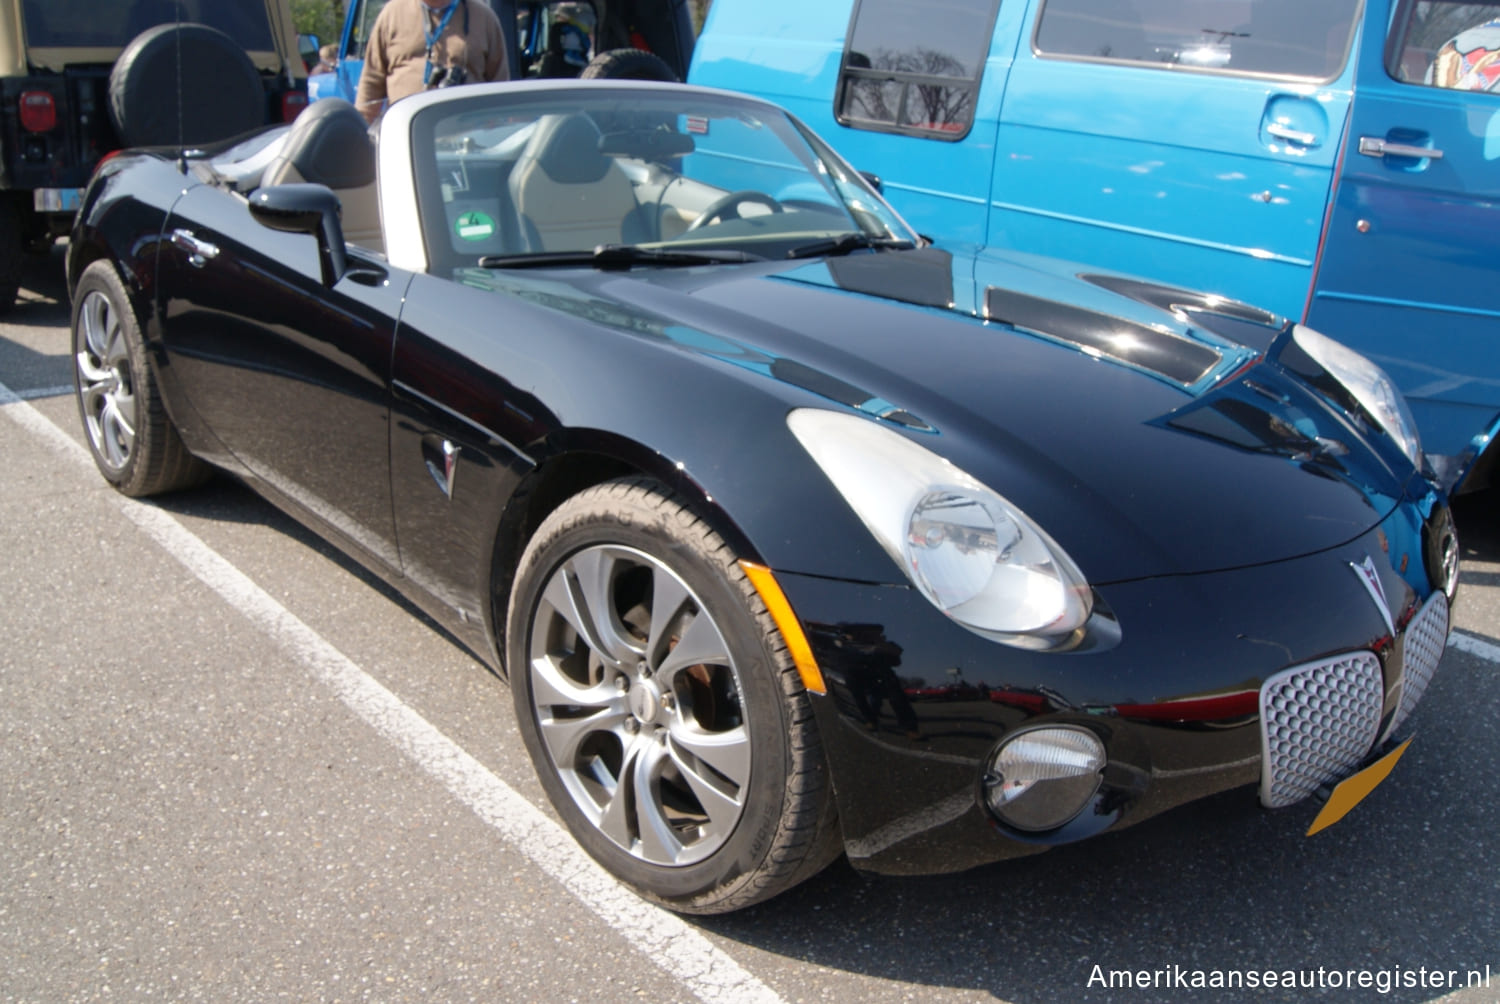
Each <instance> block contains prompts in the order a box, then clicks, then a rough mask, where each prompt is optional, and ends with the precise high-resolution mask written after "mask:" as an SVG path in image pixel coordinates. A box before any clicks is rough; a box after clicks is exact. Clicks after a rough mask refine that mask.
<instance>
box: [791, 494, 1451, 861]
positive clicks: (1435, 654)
mask: <svg viewBox="0 0 1500 1004" xmlns="http://www.w3.org/2000/svg"><path fill="white" fill-rule="evenodd" d="M1444 532H1446V533H1451V521H1450V520H1449V519H1448V516H1447V510H1446V507H1445V506H1443V504H1442V502H1441V500H1440V499H1439V498H1438V496H1437V495H1436V493H1433V494H1431V495H1428V496H1426V497H1425V498H1423V499H1421V500H1418V501H1410V500H1409V501H1408V502H1406V503H1404V504H1403V505H1402V506H1400V507H1398V508H1397V510H1396V511H1395V512H1394V513H1392V515H1391V516H1390V517H1388V518H1387V519H1386V520H1385V521H1384V522H1383V523H1382V524H1381V525H1380V526H1379V527H1377V528H1375V529H1373V530H1371V531H1369V532H1368V533H1366V534H1365V535H1363V536H1362V537H1360V538H1358V539H1356V540H1354V541H1352V542H1350V543H1349V544H1346V545H1343V546H1341V547H1338V548H1334V549H1332V550H1329V551H1325V552H1322V553H1319V554H1314V555H1308V556H1305V557H1301V558H1297V559H1293V560H1289V561H1281V562H1276V563H1272V564H1267V565H1260V566H1255V567H1251V568H1243V569H1238V570H1233V571H1226V572H1217V573H1210V574H1203V575H1190V576H1169V577H1161V578H1156V579H1149V580H1140V581H1133V582H1123V583H1115V584H1111V585H1100V586H1096V590H1097V592H1098V594H1099V596H1100V597H1101V598H1102V599H1103V600H1104V601H1105V602H1106V603H1107V605H1108V607H1109V608H1110V609H1111V610H1112V611H1113V613H1114V615H1115V617H1116V618H1117V620H1118V625H1119V632H1120V636H1119V639H1118V642H1117V643H1115V644H1112V645H1105V646H1100V647H1097V648H1095V649H1092V650H1086V651H1078V652H1073V653H1064V654H1055V653H1053V654H1049V653H1034V652H1024V651H1020V650H1017V649H1013V648H1008V647H1005V646H1002V645H998V644H996V643H993V642H990V641H987V640H984V639H982V638H979V637H978V636H976V635H973V634H971V633H970V632H968V631H966V630H964V629H963V628H961V627H959V626H958V625H956V624H954V623H953V622H951V621H950V620H948V619H947V618H946V617H944V616H943V615H942V614H940V613H939V612H938V611H937V610H936V609H935V608H934V607H932V606H931V605H930V604H929V603H928V602H927V601H926V600H924V599H923V598H922V597H921V596H920V595H919V594H918V593H917V592H916V591H915V590H913V589H910V588H907V587H904V586H889V585H886V586H883V585H872V584H858V583H850V582H844V581H840V580H832V579H823V578H816V577H812V576H804V575H795V574H786V573H781V574H779V575H778V578H779V580H780V582H781V585H782V588H783V589H784V591H785V592H786V594H787V597H788V599H789V601H790V602H791V605H792V607H793V609H794V610H795V611H796V612H797V614H798V616H799V618H800V619H801V622H802V624H803V626H804V628H805V629H806V632H807V635H808V638H809V640H810V642H811V645H812V648H813V652H814V655H815V657H816V658H817V660H818V663H819V665H820V667H821V668H822V672H823V675H824V678H825V680H826V681H827V683H828V693H827V695H826V696H822V697H815V698H814V707H815V709H816V712H817V715H818V718H819V725H820V729H821V732H822V736H823V741H824V747H825V750H826V752H827V756H828V759H829V765H830V769H831V771H832V777H833V783H834V790H835V795H836V798H837V800H838V808H839V813H840V818H841V823H842V825H843V830H844V838H845V849H846V851H847V853H848V855H849V858H850V860H851V861H852V862H853V863H854V864H855V866H856V867H859V868H862V869H866V870H870V871H875V872H883V873H888V874H930V873H938V872H951V871H959V870H963V869H966V868H971V867H974V866H977V865H981V864H985V863H988V862H991V861H995V860H999V859H1003V858H1009V857H1016V856H1020V855H1024V854H1029V853H1036V852H1037V851H1040V850H1044V849H1046V848H1047V847H1050V846H1053V845H1057V844H1063V843H1069V842H1072V841H1075V840H1079V839H1083V838H1086V837H1090V836H1093V835H1096V834H1098V833H1102V832H1104V831H1107V830H1110V829H1116V828H1119V827H1123V826H1127V825H1131V824H1133V823H1136V822H1139V821H1141V820H1143V819H1147V818H1149V817H1151V816H1153V815H1155V814H1157V813H1159V812H1162V811H1165V810H1167V809H1169V808H1172V807H1174V806H1177V805H1181V804H1183V803H1185V802H1189V801H1193V800H1195V799H1198V798H1203V797H1206V796H1209V795H1213V794H1216V793H1219V792H1222V791H1226V790H1228V789H1231V788H1237V787H1242V786H1249V785H1255V784H1260V785H1261V786H1262V791H1265V790H1269V789H1268V787H1267V786H1268V785H1271V784H1272V782H1270V781H1268V780H1267V778H1268V776H1270V773H1273V772H1274V771H1273V768H1275V767H1276V766H1277V765H1279V766H1280V768H1283V769H1284V768H1286V767H1287V765H1288V764H1291V765H1294V766H1295V765H1297V764H1299V763H1300V760H1298V758H1299V757H1301V756H1302V753H1303V751H1302V750H1301V749H1300V748H1296V749H1292V751H1291V753H1290V754H1285V753H1284V754H1280V755H1278V756H1273V757H1271V758H1266V757H1264V755H1263V753H1264V750H1265V748H1266V744H1267V742H1268V740H1267V739H1266V736H1265V734H1264V732H1263V724H1265V723H1267V722H1270V724H1272V725H1273V726H1275V725H1277V721H1276V720H1274V719H1275V715H1274V714H1273V715H1266V714H1263V711H1262V708H1263V704H1262V701H1263V698H1265V695H1266V694H1270V697H1269V698H1267V699H1270V700H1274V699H1275V698H1276V697H1277V696H1278V695H1281V696H1285V695H1284V694H1283V693H1282V691H1281V690H1276V689H1275V688H1274V686H1273V685H1274V684H1276V683H1277V681H1278V679H1279V680H1280V681H1281V682H1283V683H1285V681H1287V680H1292V681H1293V682H1295V683H1296V684H1297V686H1298V687H1300V686H1302V685H1303V684H1304V683H1309V682H1317V683H1320V684H1321V682H1322V681H1321V678H1319V679H1318V680H1314V679H1313V678H1312V677H1306V678H1304V677H1303V676H1300V675H1299V673H1298V671H1299V670H1301V669H1305V668H1306V667H1309V666H1316V665H1319V664H1321V663H1323V662H1328V661H1330V660H1332V661H1333V662H1335V663H1336V662H1339V661H1340V657H1342V656H1345V655H1351V654H1355V653H1368V656H1362V657H1360V659H1359V660H1356V661H1358V662H1361V663H1362V664H1364V665H1365V666H1367V667H1368V672H1369V673H1370V674H1371V677H1370V680H1369V681H1367V683H1368V686H1367V688H1366V693H1365V697H1364V699H1365V702H1366V703H1365V704H1364V705H1362V707H1363V708H1364V709H1365V711H1364V712H1362V713H1363V714H1364V716H1365V719H1368V718H1369V717H1370V714H1371V713H1373V715H1374V718H1375V720H1374V721H1373V722H1370V721H1368V720H1364V721H1362V723H1361V727H1362V728H1364V729H1365V730H1366V731H1367V732H1368V735H1365V734H1363V733H1361V734H1360V735H1359V736H1358V737H1356V738H1354V739H1352V740H1346V741H1344V742H1343V744H1342V745H1341V746H1340V745H1338V744H1334V745H1335V747H1336V750H1335V753H1334V754H1333V755H1332V759H1331V760H1330V761H1329V762H1330V763H1331V764H1332V766H1331V768H1328V769H1325V770H1324V771H1323V774H1322V775H1321V777H1322V779H1323V780H1326V781H1335V780H1337V779H1338V778H1339V777H1343V776H1346V775H1347V774H1350V773H1353V771H1354V770H1355V769H1356V768H1357V767H1358V766H1359V765H1360V764H1361V762H1363V761H1365V760H1366V759H1367V757H1368V756H1369V755H1370V754H1371V753H1372V752H1373V751H1374V749H1375V748H1376V747H1377V746H1382V745H1384V744H1386V741H1387V740H1388V738H1389V736H1390V734H1391V733H1392V732H1393V731H1394V730H1395V728H1396V726H1398V725H1399V724H1400V723H1401V720H1403V719H1404V718H1405V716H1406V715H1409V714H1410V713H1411V710H1412V708H1413V706H1414V705H1415V703H1416V700H1417V699H1418V698H1420V695H1421V690H1422V689H1425V686H1426V683H1427V680H1428V679H1430V678H1431V675H1432V670H1433V669H1434V668H1435V666H1436V664H1437V661H1438V660H1439V659H1440V658H1441V654H1442V651H1443V646H1444V644H1445V641H1446V635H1447V604H1446V602H1444V601H1442V600H1441V599H1437V600H1435V599H1434V597H1435V596H1437V595H1439V594H1441V593H1442V591H1443V590H1442V585H1443V582H1444V579H1443V572H1442V569H1441V568H1439V567H1435V564H1436V563H1435V562H1434V561H1433V560H1432V558H1431V557H1430V556H1431V555H1432V554H1434V553H1436V552H1440V551H1441V548H1440V547H1435V546H1434V544H1433V543H1432V541H1431V538H1432V537H1433V535H1435V534H1439V533H1444ZM1361 566H1367V567H1368V568H1370V569H1373V571H1374V573H1375V575H1376V579H1377V581H1378V589H1372V587H1371V586H1370V585H1367V584H1366V583H1365V582H1363V581H1362V580H1361V577H1360V573H1359V569H1360V567H1361ZM1382 602H1383V603H1384V606H1385V608H1386V609H1384V610H1383V609H1382ZM1438 607H1441V611H1440V619H1441V621H1442V623H1441V624H1440V625H1439V624H1437V620H1438V619H1439V613H1436V612H1434V611H1435V610H1436V608H1438ZM1387 612H1388V613H1389V618H1387ZM1418 635H1420V636H1421V638H1420V642H1418V641H1417V636H1418ZM1419 650H1420V651H1419ZM1409 663H1410V664H1411V665H1412V666H1413V668H1414V672H1412V673H1410V674H1408V672H1407V668H1408V664H1409ZM1416 681H1419V682H1416ZM1372 689H1373V692H1371V691H1372ZM1298 693H1300V691H1298ZM1318 699H1320V698H1319V695H1317V694H1313V695H1312V696H1311V697H1309V700H1318ZM1371 702H1373V703H1371ZM1371 708H1373V709H1374V710H1373V712H1371V711H1370V709H1371ZM1042 722H1057V723H1071V724H1075V725H1081V726H1083V727H1085V728H1088V729H1090V730H1091V731H1093V732H1094V733H1095V734H1096V735H1098V736H1099V737H1100V738H1101V739H1102V740H1103V741H1104V744H1105V747H1106V750H1107V754H1108V764H1107V765H1106V767H1105V768H1104V772H1103V783H1102V784H1101V786H1100V788H1099V791H1098V793H1097V794H1096V795H1095V797H1094V799H1093V802H1092V804H1091V805H1089V806H1088V807H1086V808H1085V809H1084V810H1083V812H1082V813H1080V814H1079V815H1078V816H1076V817H1074V819H1073V820H1072V821H1071V822H1069V823H1067V824H1066V825H1064V826H1062V827H1060V828H1059V829H1057V830H1053V831H1050V832H1046V833H1025V832H1021V831H1017V830H1013V829H1011V828H1009V827H1007V826H1005V825H1004V824H1002V823H1001V822H999V821H998V820H997V819H996V818H995V817H994V816H993V815H992V814H991V813H990V811H989V809H988V808H987V807H986V806H985V802H984V798H983V777H984V773H985V767H986V764H987V763H988V760H989V757H990V755H991V754H992V753H993V751H994V749H995V747H996V745H997V744H998V743H999V742H1000V741H1001V740H1002V739H1004V738H1005V737H1006V736H1007V735H1009V734H1010V733H1012V732H1014V731H1015V730H1016V729H1018V728H1020V727H1022V726H1030V725H1036V724H1039V723H1042ZM1288 722H1290V723H1291V724H1292V725H1294V726H1296V728H1294V729H1293V730H1292V731H1293V732H1294V733H1295V732H1296V731H1297V729H1301V730H1302V732H1303V733H1305V734H1306V736H1307V737H1308V738H1307V740H1306V742H1305V745H1308V746H1309V747H1311V748H1313V750H1314V752H1317V751H1319V750H1321V749H1322V747H1323V746H1324V745H1326V744H1325V743H1324V742H1323V740H1324V738H1325V735H1324V732H1325V731H1327V730H1330V729H1332V728H1335V727H1338V726H1339V724H1340V723H1332V722H1328V721H1325V720H1324V719H1321V718H1319V717H1318V716H1316V715H1310V716H1302V717H1300V718H1299V717H1297V716H1295V715H1292V716H1290V717H1288V716H1287V715H1285V714H1283V715H1282V717H1281V719H1280V724H1281V725H1287V723H1288ZM1273 731H1274V730H1273ZM1283 731H1285V730H1283ZM1294 738H1295V736H1294ZM1294 745H1295V744H1294ZM1289 757H1290V759H1289ZM1325 759H1326V757H1325ZM1268 765H1269V766H1268ZM1299 769H1301V768H1299ZM1316 773H1317V771H1316V770H1313V771H1311V772H1310V773H1309V772H1308V771H1306V770H1304V771H1303V773H1302V774H1298V775H1297V777H1296V778H1295V780H1296V782H1297V784H1298V785H1303V786H1304V787H1294V788H1293V789H1287V788H1285V786H1284V785H1283V786H1282V787H1281V788H1277V789H1276V790H1277V791H1278V796H1277V798H1276V799H1275V800H1274V804H1291V803H1293V802H1296V801H1300V799H1301V798H1302V797H1303V796H1304V795H1305V794H1306V793H1308V792H1310V791H1312V790H1314V789H1315V788H1316V787H1318V784H1319V783H1321V782H1320V781H1317V780H1314V783H1311V784H1307V783H1306V782H1307V781H1308V779H1309V776H1311V775H1313V774H1316ZM1288 791H1291V792H1292V796H1288V794H1287V792H1288ZM1268 804H1273V803H1268Z"/></svg>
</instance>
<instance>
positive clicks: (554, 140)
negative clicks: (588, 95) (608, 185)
mask: <svg viewBox="0 0 1500 1004" xmlns="http://www.w3.org/2000/svg"><path fill="white" fill-rule="evenodd" d="M522 156H523V157H529V158H531V159H533V160H535V161H536V162H537V164H538V165H540V166H541V169H542V170H543V171H544V172H545V173H546V175H547V177H549V178H551V179H552V180H553V181H555V182H557V183H558V184H560V185H587V184H592V183H593V182H596V181H598V180H599V179H600V178H602V177H604V176H605V174H607V173H608V172H609V169H610V167H611V165H612V164H613V163H614V161H612V160H610V158H608V157H606V156H604V154H602V153H600V152H599V130H598V129H597V128H595V126H594V123H593V122H592V121H590V119H589V117H588V116H587V115H545V116H543V117H542V118H541V120H540V121H538V122H537V124H536V131H535V132H534V133H532V135H531V142H530V143H528V144H527V145H526V152H525V153H524V154H523V155H522Z"/></svg>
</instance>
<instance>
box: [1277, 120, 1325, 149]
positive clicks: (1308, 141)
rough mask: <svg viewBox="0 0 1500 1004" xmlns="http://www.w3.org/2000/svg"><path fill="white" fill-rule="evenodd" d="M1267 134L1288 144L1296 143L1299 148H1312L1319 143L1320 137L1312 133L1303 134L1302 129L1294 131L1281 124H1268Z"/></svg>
mask: <svg viewBox="0 0 1500 1004" xmlns="http://www.w3.org/2000/svg"><path fill="white" fill-rule="evenodd" d="M1266 132H1268V133H1270V134H1271V135H1272V136H1275V137H1276V138H1277V139H1284V140H1286V141H1287V142H1288V143H1296V144H1298V145H1299V146H1312V145H1313V144H1314V143H1316V142H1317V141H1318V137H1317V136H1315V135H1313V134H1312V133H1310V132H1303V131H1302V130H1301V129H1293V128H1291V127H1290V126H1284V125H1282V124H1281V123H1280V122H1267V123H1266Z"/></svg>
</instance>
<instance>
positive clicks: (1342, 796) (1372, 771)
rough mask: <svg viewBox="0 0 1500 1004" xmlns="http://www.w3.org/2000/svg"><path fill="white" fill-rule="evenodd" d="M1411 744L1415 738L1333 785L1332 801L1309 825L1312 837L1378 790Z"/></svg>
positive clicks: (1329, 799)
mask: <svg viewBox="0 0 1500 1004" xmlns="http://www.w3.org/2000/svg"><path fill="white" fill-rule="evenodd" d="M1412 738H1416V737H1415V736H1413V737H1412ZM1410 745H1411V739H1408V740H1406V742H1404V743H1402V744H1401V745H1400V746H1397V747H1396V748H1395V749H1393V750H1391V751H1390V752H1389V753H1387V754H1386V755H1385V756H1383V757H1381V758H1380V759H1379V760H1376V761H1375V762H1374V763H1372V764H1370V766H1368V767H1366V768H1365V769H1364V770H1362V771H1360V772H1359V773H1358V774H1354V775H1352V776H1350V777H1346V778H1344V779H1343V780H1342V781H1340V782H1339V783H1338V785H1337V786H1336V787H1335V788H1334V789H1333V794H1331V795H1329V796H1328V801H1327V802H1325V803H1323V811H1321V812H1319V813H1318V818H1317V819H1314V820H1313V824H1312V825H1311V826H1309V827H1308V828H1307V835H1308V836H1309V837H1310V836H1312V835H1313V834H1314V833H1317V832H1318V831H1319V830H1326V829H1328V827H1330V826H1332V825H1333V824H1334V823H1337V822H1338V821H1339V820H1340V819H1343V818H1344V817H1345V816H1346V815H1348V814H1349V810H1350V809H1352V808H1354V807H1355V806H1356V805H1358V804H1359V803H1360V802H1362V801H1363V800H1364V797H1365V796H1366V795H1368V794H1369V793H1370V792H1372V791H1374V790H1375V788H1376V786H1377V785H1379V784H1380V782H1381V781H1384V780H1385V779H1386V778H1387V777H1389V776H1390V773H1391V771H1392V770H1393V769H1395V766H1396V761H1397V760H1400V759H1401V754H1402V753H1405V752H1406V747H1408V746H1410Z"/></svg>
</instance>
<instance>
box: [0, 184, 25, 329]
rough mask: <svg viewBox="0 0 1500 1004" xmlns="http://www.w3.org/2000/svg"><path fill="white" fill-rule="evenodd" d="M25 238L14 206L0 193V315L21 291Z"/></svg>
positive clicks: (8, 307) (18, 214)
mask: <svg viewBox="0 0 1500 1004" xmlns="http://www.w3.org/2000/svg"><path fill="white" fill-rule="evenodd" d="M24 251H25V238H24V237H23V236H22V234H21V214H20V213H19V212H18V211H17V210H16V205H15V203H14V202H12V201H11V200H10V199H8V198H6V197H5V195H4V194H3V193H0V314H7V313H10V311H11V309H12V308H13V307H14V306H15V305H16V294H17V293H19V292H20V290H21V261H22V254H23V252H24Z"/></svg>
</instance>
